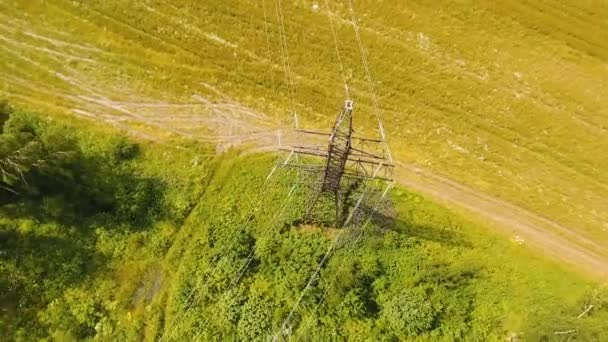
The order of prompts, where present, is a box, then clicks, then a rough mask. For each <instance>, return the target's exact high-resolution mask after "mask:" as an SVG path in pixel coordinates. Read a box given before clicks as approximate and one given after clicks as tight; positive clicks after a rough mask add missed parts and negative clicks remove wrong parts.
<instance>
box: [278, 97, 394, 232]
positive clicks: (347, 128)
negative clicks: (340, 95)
mask: <svg viewBox="0 0 608 342" xmlns="http://www.w3.org/2000/svg"><path fill="white" fill-rule="evenodd" d="M297 133H299V134H301V135H303V136H302V137H301V139H298V141H300V142H301V141H310V140H314V139H307V138H305V136H307V137H311V136H313V137H314V136H316V137H319V136H329V143H328V145H325V146H324V145H318V144H317V145H314V144H308V145H291V146H288V147H283V148H282V149H283V150H286V151H289V152H291V153H295V154H298V155H303V156H305V157H306V156H308V157H310V156H312V157H317V158H318V157H321V158H324V162H319V161H318V159H317V160H310V158H309V159H308V160H309V162H307V163H302V162H296V163H293V162H292V163H286V164H285V166H287V167H295V168H299V169H302V170H304V171H308V172H312V173H316V174H319V175H320V180H319V181H318V182H316V183H314V186H315V192H314V193H313V195H312V197H311V200H310V202H309V203H308V206H307V210H306V219H307V220H311V218H312V216H314V214H318V213H319V212H325V211H327V210H328V208H329V207H333V208H332V211H335V221H334V224H335V226H337V227H341V226H342V225H343V224H344V218H345V214H346V213H348V209H349V208H348V207H347V204H348V197H349V194H350V193H351V192H352V191H353V189H354V188H356V187H357V186H358V185H359V184H360V183H361V182H364V181H371V180H384V181H390V180H392V167H393V165H392V164H391V163H390V162H389V160H388V159H387V158H386V157H385V153H384V151H385V150H384V149H383V148H384V141H382V140H379V139H369V138H362V137H357V136H354V135H353V102H352V101H351V100H347V101H346V102H345V105H344V109H343V110H342V111H341V112H340V113H339V114H338V117H337V119H336V121H335V123H334V126H333V129H332V131H331V133H329V134H328V133H323V132H318V131H311V130H301V129H300V130H297ZM297 159H298V160H306V159H305V158H302V159H300V158H297ZM324 214H325V216H327V215H326V214H327V213H324ZM322 216H323V215H322Z"/></svg>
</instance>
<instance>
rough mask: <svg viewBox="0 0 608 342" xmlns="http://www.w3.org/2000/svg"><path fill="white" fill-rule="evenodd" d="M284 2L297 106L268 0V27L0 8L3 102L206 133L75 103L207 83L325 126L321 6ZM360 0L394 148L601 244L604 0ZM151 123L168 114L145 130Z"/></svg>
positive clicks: (239, 7)
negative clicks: (145, 121) (74, 110)
mask: <svg viewBox="0 0 608 342" xmlns="http://www.w3.org/2000/svg"><path fill="white" fill-rule="evenodd" d="M282 5H283V6H282V10H283V14H284V19H285V30H286V40H287V48H288V49H287V52H288V54H289V64H290V66H291V71H292V73H293V78H294V85H293V89H294V96H293V103H294V104H292V98H291V97H290V96H289V92H288V87H287V83H286V81H285V79H286V78H285V71H284V69H283V59H282V54H281V49H280V43H279V42H280V36H279V32H280V29H279V19H278V17H277V12H276V10H275V2H273V1H266V2H265V7H266V16H267V19H268V22H267V23H268V36H267V35H266V33H265V32H266V31H265V22H264V20H263V18H264V11H263V6H262V3H261V2H259V1H246V2H243V1H228V2H226V1H205V2H204V3H201V2H191V1H178V2H174V1H172V2H165V1H160V2H155V3H154V4H150V5H149V6H146V5H144V4H141V3H139V2H125V1H84V2H78V1H76V2H72V1H64V0H54V1H13V2H4V3H2V4H1V5H0V8H1V11H0V12H1V13H2V14H1V16H2V21H3V23H4V24H3V25H2V26H0V34H1V35H2V37H4V39H9V41H6V40H5V41H3V43H2V45H1V47H0V51H2V52H1V53H2V58H1V59H0V71H2V76H1V79H2V87H1V89H2V96H3V97H7V98H8V99H9V100H10V101H11V102H12V103H14V104H17V105H19V106H21V107H23V108H31V109H35V110H44V111H46V112H48V113H51V114H58V113H65V112H69V111H71V110H73V109H82V110H86V111H88V112H91V113H93V114H94V115H96V116H97V117H98V118H100V119H102V120H103V119H106V120H108V118H109V119H111V120H115V119H116V118H119V119H120V120H123V121H120V122H119V124H120V125H127V126H130V127H133V128H135V129H137V130H138V131H140V132H144V133H146V134H151V135H157V136H161V137H166V133H167V132H171V131H173V132H183V131H187V132H189V133H191V134H192V135H193V136H196V137H200V138H207V137H208V136H209V134H210V133H209V130H208V129H204V127H202V128H197V127H198V126H196V125H195V124H193V123H192V122H191V121H187V120H186V121H178V120H177V119H178V118H180V117H182V116H183V115H185V114H184V110H183V109H180V108H163V109H149V108H148V109H146V108H143V107H138V106H130V107H125V108H127V110H128V111H130V112H131V113H135V114H136V115H140V116H143V117H144V119H142V118H141V117H139V118H138V117H136V116H132V115H131V114H127V113H125V112H124V111H120V110H116V108H110V107H108V106H107V105H103V104H99V103H93V102H91V101H88V100H86V99H83V98H79V97H78V96H79V95H85V96H89V97H93V98H95V97H96V96H99V95H103V96H105V97H108V98H110V99H112V100H115V101H135V102H149V101H166V102H171V103H175V102H177V103H183V102H191V101H192V97H191V96H192V95H193V94H198V95H202V96H204V97H206V98H209V99H216V100H219V99H220V98H219V97H218V95H217V93H216V92H215V91H213V90H210V88H209V87H207V86H205V85H203V84H202V83H204V84H207V85H211V86H213V87H215V88H216V89H218V90H220V91H221V92H223V93H224V94H226V95H227V96H228V97H230V98H232V99H234V100H236V101H238V102H241V103H243V104H244V105H246V106H248V107H251V108H253V109H255V110H257V111H260V112H264V113H266V114H268V116H269V118H271V119H269V120H268V126H272V125H273V124H274V125H278V124H283V125H290V119H291V115H290V114H288V111H290V110H292V109H294V108H295V109H296V110H297V112H298V113H299V114H300V116H301V119H302V125H303V126H307V127H309V126H315V127H317V128H326V127H329V126H330V124H331V121H332V120H333V118H334V116H335V114H336V111H337V110H338V109H339V106H340V105H341V103H342V101H343V95H342V92H343V91H342V89H343V85H342V81H341V77H340V74H339V66H338V63H337V58H336V55H335V50H334V45H333V37H332V35H331V30H330V27H329V21H328V18H327V15H326V10H325V7H324V4H323V2H319V10H317V11H315V10H313V7H312V3H307V2H296V3H292V2H285V3H283V4H282ZM330 7H331V11H332V13H334V15H335V16H334V24H335V25H336V27H335V30H336V34H337V37H338V45H339V50H340V53H341V56H342V62H343V64H344V67H345V70H346V73H347V74H348V75H350V76H349V78H350V81H349V83H350V89H351V94H352V96H353V98H354V100H355V103H356V108H357V114H356V115H357V116H356V124H357V126H359V128H360V129H361V130H362V131H364V132H366V133H368V134H370V135H371V134H374V132H375V120H374V117H373V111H372V108H371V95H370V93H369V90H368V87H367V84H366V83H365V80H364V73H363V68H362V64H361V61H360V55H359V50H358V48H357V45H356V43H355V40H354V34H353V30H352V26H351V25H350V23H349V22H348V20H349V18H350V15H349V12H348V8H347V7H346V5H345V3H330ZM355 7H356V8H355V11H356V14H357V15H358V17H359V25H360V27H361V34H362V39H363V43H364V45H365V47H366V49H367V52H368V57H369V63H370V66H371V71H372V74H373V75H372V76H373V78H374V80H375V88H376V91H377V95H378V96H379V101H380V105H381V107H382V112H383V117H384V120H385V126H386V127H387V130H388V134H389V139H390V144H391V146H392V148H393V150H394V154H395V157H396V158H398V159H400V160H403V161H407V162H413V163H416V164H420V165H422V166H424V167H426V168H428V169H431V170H432V171H435V172H437V173H441V174H445V175H448V176H449V177H452V178H454V179H456V180H458V181H460V182H462V183H465V184H467V185H470V186H472V187H474V188H476V189H479V190H482V191H485V192H488V193H490V194H492V195H494V196H497V197H500V198H503V199H506V200H508V201H510V202H513V203H516V204H518V205H521V206H523V207H524V208H527V209H530V210H532V211H533V212H535V213H538V214H540V215H542V216H545V217H548V218H550V219H552V220H555V221H557V222H559V223H561V224H564V225H566V226H568V227H572V228H575V229H577V230H578V231H580V232H581V233H583V234H585V235H587V236H589V237H591V238H593V239H595V240H597V241H603V242H605V241H608V226H607V224H608V223H607V222H608V204H607V202H606V201H605V200H604V199H605V198H608V187H607V186H606V184H608V178H607V177H608V176H607V175H608V173H607V172H606V170H607V169H608V159H607V158H606V153H605V151H607V150H608V137H607V134H608V131H607V122H608V112H607V110H606V107H605V105H604V104H605V103H606V102H607V101H608V98H607V96H608V95H607V94H608V85H607V84H606V81H605V80H606V79H608V69H606V66H605V65H606V58H607V56H608V43H607V42H608V37H607V35H608V23H607V22H606V19H605V18H606V15H605V14H606V13H607V12H608V5H607V3H606V2H605V1H590V2H576V3H573V2H571V1H562V0H559V1H542V2H527V1H501V2H500V3H495V2H490V1H459V2H427V1H414V2H412V1H410V2H407V3H402V2H382V3H378V2H377V1H357V2H356V3H355ZM32 33H34V34H36V35H40V36H42V37H43V39H41V38H39V37H38V38H36V37H34V36H32V35H31V34H32ZM44 37H46V38H52V39H55V40H58V41H60V43H57V42H52V41H49V40H45V39H44ZM267 39H268V40H269V42H270V48H268V45H267ZM58 44H60V45H58ZM36 48H38V49H36ZM40 48H43V49H47V50H40ZM49 50H50V51H54V53H55V54H53V53H49V52H48V51H49ZM57 53H62V54H66V55H67V56H63V55H57ZM69 56H72V57H69ZM56 72H59V73H61V74H63V75H65V76H67V77H69V78H70V80H71V81H69V82H66V81H65V78H64V79H63V80H62V79H61V78H58V77H57V76H56V74H55V73H56ZM294 106H295V107H294ZM187 114H193V115H195V116H200V117H201V118H207V117H209V115H210V114H209V112H207V111H206V110H205V109H196V108H195V109H192V110H191V111H189V112H188V113H187ZM159 118H160V119H162V118H166V119H165V121H156V122H152V123H148V124H142V120H148V121H153V120H158V119H159ZM113 123H114V124H117V123H116V122H113Z"/></svg>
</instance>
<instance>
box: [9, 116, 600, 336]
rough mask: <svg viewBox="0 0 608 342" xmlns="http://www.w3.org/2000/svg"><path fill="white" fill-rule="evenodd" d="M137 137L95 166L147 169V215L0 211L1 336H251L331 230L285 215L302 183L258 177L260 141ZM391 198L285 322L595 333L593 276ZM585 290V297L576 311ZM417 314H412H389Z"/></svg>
mask: <svg viewBox="0 0 608 342" xmlns="http://www.w3.org/2000/svg"><path fill="white" fill-rule="evenodd" d="M47 125H48V126H44V127H50V128H51V129H53V131H55V132H59V133H61V132H64V135H65V136H72V137H74V138H75V139H76V141H77V142H78V146H79V147H80V149H81V150H82V153H84V155H85V156H87V157H94V158H95V160H97V161H104V160H108V159H107V158H112V157H111V156H112V155H113V153H114V152H115V151H114V149H115V148H116V147H115V146H117V145H116V142H117V141H121V137H120V135H118V134H117V133H116V131H114V130H112V129H109V128H107V127H105V126H103V125H101V124H97V125H95V124H91V123H90V122H87V121H81V120H77V119H69V118H62V119H59V120H58V119H57V118H54V120H53V121H51V122H49V123H47ZM132 142H133V141H132ZM138 145H139V150H140V152H139V154H138V155H137V156H136V157H135V158H134V159H131V160H125V161H121V162H119V163H118V164H115V165H113V166H112V167H110V170H123V171H128V172H129V174H132V175H133V176H134V178H133V180H132V182H134V183H133V186H134V189H139V187H138V185H137V184H138V182H140V181H143V180H146V179H154V180H156V182H158V184H161V185H162V186H161V187H160V189H162V193H157V194H155V195H154V198H156V200H155V202H154V203H155V206H156V205H158V207H155V208H152V209H151V210H153V211H150V215H149V217H147V216H146V217H140V218H138V220H137V221H131V220H129V219H126V218H124V217H123V216H121V215H119V214H116V215H114V214H111V213H107V212H99V213H98V214H94V215H92V216H86V217H82V218H79V219H78V220H77V221H74V222H72V223H71V224H68V223H63V221H62V219H63V218H62V217H55V218H52V217H47V216H45V215H44V214H39V213H38V212H36V213H35V214H32V215H34V216H36V218H34V216H32V217H28V216H27V215H25V216H23V215H22V216H19V215H17V216H15V215H14V214H11V215H3V216H2V218H0V234H2V235H3V236H14V238H12V240H11V241H13V243H14V245H2V246H0V247H2V248H3V249H5V248H7V250H8V249H10V250H11V251H13V249H14V248H17V249H16V250H14V251H13V252H15V253H13V252H11V253H4V254H2V255H1V256H0V267H1V269H2V272H3V274H7V275H8V277H7V278H6V279H3V280H2V282H0V286H1V287H2V289H1V290H2V292H1V293H2V294H3V296H2V297H0V299H1V300H0V305H2V311H0V312H1V314H0V332H2V335H3V336H7V337H8V338H9V339H15V340H32V339H37V338H46V339H48V340H61V341H70V340H92V339H93V338H95V339H99V340H104V341H105V340H108V341H111V340H125V341H131V340H146V341H153V340H155V339H158V338H159V337H160V336H161V335H165V338H169V339H178V340H192V339H193V338H194V337H195V336H199V337H201V338H202V339H203V340H220V339H222V338H226V339H245V338H251V339H254V340H260V339H263V338H265V337H269V336H271V335H272V334H274V333H276V332H277V331H279V329H280V327H281V325H282V323H283V322H284V319H285V317H286V316H287V314H288V312H289V311H290V309H291V307H292V306H293V304H294V303H295V301H296V300H297V298H298V297H299V295H300V293H301V291H302V289H303V288H304V287H305V285H306V283H307V282H308V280H309V277H310V274H311V273H312V272H313V270H314V269H316V267H317V265H318V263H319V260H320V258H321V256H322V255H323V253H325V251H326V248H327V247H328V246H329V244H330V243H331V239H332V238H333V237H335V236H336V234H337V233H338V231H337V230H335V229H330V228H325V229H319V228H315V227H311V226H300V225H299V223H298V222H300V221H301V218H302V215H303V211H304V203H305V194H306V188H303V187H296V188H295V189H294V190H295V192H294V193H293V196H291V197H288V196H286V195H287V193H288V192H289V189H290V187H291V186H292V184H294V183H293V177H294V175H291V174H289V173H286V171H280V172H278V173H277V174H275V175H274V176H273V177H272V178H271V179H270V181H269V182H268V183H266V184H264V183H265V180H266V176H267V174H268V172H269V171H270V169H271V167H272V166H273V165H274V162H275V157H274V156H272V155H264V154H258V155H246V156H241V155H239V152H238V151H232V152H229V153H227V154H224V155H221V156H216V155H214V153H213V151H212V149H211V148H210V146H209V145H205V144H200V143H192V142H191V141H190V140H188V139H177V140H170V141H166V142H162V143H160V142H143V141H140V142H138ZM99 171H100V172H107V171H108V170H106V169H105V168H101V169H100V170H99ZM109 175H112V173H109ZM100 177H106V176H104V175H103V174H102V175H100ZM100 180H103V178H101V179H100ZM122 181H123V180H121V179H113V178H109V179H107V181H101V183H102V184H105V183H110V184H111V183H112V182H116V183H117V184H120V183H121V182H122ZM119 194H121V193H119ZM125 195H126V196H127V197H124V196H125ZM121 196H123V197H121V198H122V199H124V201H122V202H120V203H117V205H119V207H123V206H124V207H125V208H127V209H128V208H130V206H131V205H132V204H135V203H138V202H137V201H138V198H139V197H138V196H135V197H133V198H129V197H128V194H122V195H121ZM287 198H288V200H287ZM391 198H392V201H393V203H394V212H395V222H394V224H390V225H384V224H380V223H374V224H373V225H372V226H369V227H367V229H365V230H364V231H363V232H362V238H361V239H357V238H356V236H357V235H356V233H354V232H347V233H346V234H345V235H344V236H345V237H348V238H346V239H344V240H341V243H340V248H338V249H337V250H336V252H335V253H334V254H333V256H332V257H331V258H330V259H329V261H328V263H326V264H325V265H324V267H323V268H322V269H321V273H320V277H319V279H318V280H317V281H315V282H313V283H312V286H311V288H310V289H309V291H308V292H307V293H306V296H304V297H303V300H302V302H301V304H300V305H299V306H298V307H297V309H296V310H295V313H294V316H293V317H294V320H293V321H292V322H290V324H288V325H287V326H289V327H291V328H292V334H293V336H294V337H295V336H298V337H299V338H300V339H303V340H330V339H331V340H343V339H346V340H353V339H361V340H378V339H386V340H390V339H392V338H401V339H412V340H421V341H436V340H446V341H449V340H454V339H463V338H464V339H470V340H504V338H505V336H507V335H509V334H513V333H515V334H517V335H518V336H519V337H521V338H524V339H526V340H528V339H529V340H540V339H542V338H545V337H546V338H548V339H549V340H553V339H556V335H554V331H565V330H570V329H575V330H576V335H573V337H576V339H577V340H589V341H591V340H603V339H605V338H606V336H605V334H606V332H605V329H604V322H605V321H606V319H607V318H608V305H607V304H606V303H608V293H607V292H606V288H605V286H602V285H601V284H598V283H596V282H594V281H591V280H588V279H585V278H583V277H581V276H580V275H579V274H577V273H575V272H573V271H570V270H567V269H564V268H563V267H562V266H559V265H556V264H555V263H553V262H550V261H547V260H544V259H543V258H542V257H540V256H538V255H537V254H535V253H533V252H532V251H531V250H530V249H528V247H526V246H525V245H518V244H516V243H513V242H510V241H506V240H505V239H504V238H503V237H502V236H498V235H496V234H493V233H491V232H490V231H489V230H488V228H487V227H486V226H485V225H483V224H481V223H479V222H475V221H471V220H470V219H467V218H465V217H464V216H463V215H461V214H458V213H455V212H451V211H449V210H446V209H445V208H444V207H442V206H440V205H438V204H435V203H433V202H432V201H430V200H428V199H426V198H424V197H421V196H419V195H417V194H414V193H411V192H409V191H407V190H404V189H396V190H394V191H393V192H392V194H391ZM45 208H46V207H45ZM8 209H10V208H8ZM4 210H7V208H3V207H0V213H3V214H4V213H6V212H5V211H4ZM143 218H147V219H149V220H147V221H141V222H147V223H145V224H141V222H140V220H139V219H143ZM66 222H69V221H66ZM138 222H140V223H138ZM254 246H255V250H253V251H254V253H253V254H250V252H251V251H252V248H253V247H254ZM9 247H10V248H9ZM250 255H253V258H252V259H251V260H252V261H251V262H250V263H249V264H248V266H247V267H246V268H244V269H245V271H244V272H242V269H241V266H243V265H247V260H248V257H249V256H250ZM50 272H52V273H50ZM241 272H242V275H240V274H241ZM239 275H240V276H239ZM235 279H239V281H238V282H233V281H234V280H235ZM8 285H10V286H8ZM4 286H8V287H6V288H4ZM193 289H197V291H196V292H194V295H192V296H190V293H193V292H192V290H193ZM325 292H327V294H326V296H325V297H323V294H324V293H325ZM188 298H191V299H190V300H188ZM321 298H324V299H323V301H322V302H321V304H320V305H319V307H318V308H316V305H317V303H319V301H320V299H321ZM399 298H409V300H417V301H421V303H422V304H421V305H424V306H425V308H426V309H425V312H426V313H427V314H428V315H430V316H428V317H431V320H426V319H425V318H421V316H419V314H418V313H417V312H418V311H410V312H407V311H403V312H401V311H400V308H401V306H395V305H394V304H391V303H400V302H398V301H397V300H398V299H399ZM405 303H406V305H407V303H409V301H405ZM588 303H592V304H594V309H593V310H592V311H590V312H589V314H588V315H586V316H584V317H583V318H576V317H577V316H578V315H579V314H580V313H581V312H582V311H583V309H584V308H585V305H587V304H588ZM399 315H409V316H407V317H409V318H408V320H401V319H400V318H399V317H401V316H399ZM394 317H397V318H396V319H395V318H394ZM417 320H419V321H420V322H426V323H420V324H421V325H418V326H412V325H410V323H407V324H406V323H403V322H412V321H417ZM399 322H401V323H399ZM395 324H397V325H399V324H406V326H405V327H406V329H409V330H408V331H410V332H409V333H408V334H406V335H404V331H405V330H399V327H398V326H397V327H395ZM396 329H397V330H396ZM171 336H172V338H170V337H171ZM556 340H559V339H556Z"/></svg>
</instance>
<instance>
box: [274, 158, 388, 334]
mask: <svg viewBox="0 0 608 342" xmlns="http://www.w3.org/2000/svg"><path fill="white" fill-rule="evenodd" d="M380 169H381V168H378V169H376V171H375V172H374V174H373V175H372V177H371V180H373V179H374V178H376V176H377V174H378V172H379V171H380ZM368 190H369V185H368V186H367V187H366V189H365V190H364V191H363V193H362V194H361V196H360V197H359V199H358V200H357V203H356V204H355V206H354V208H353V210H352V211H351V213H350V215H349V216H348V218H347V220H346V222H345V224H344V227H347V226H348V225H349V224H350V221H351V220H352V218H353V216H354V215H355V213H356V212H357V210H358V209H359V206H360V205H361V202H362V201H363V198H364V197H365V194H366V193H367V191H368ZM345 231H346V228H344V229H342V230H341V231H340V233H338V234H337V235H336V237H335V238H334V239H333V241H332V243H331V245H330V246H329V247H328V249H327V252H325V254H324V255H323V258H322V259H321V261H320V262H319V265H318V266H317V268H316V269H315V271H314V272H313V274H312V275H311V277H310V278H309V280H308V283H307V284H306V286H305V287H304V289H302V291H301V292H300V296H299V297H298V299H297V300H296V303H295V304H294V305H293V306H292V308H291V311H290V312H289V314H288V315H287V318H285V320H284V321H283V323H282V324H281V327H280V329H279V332H280V331H284V330H285V327H286V325H287V323H288V322H289V321H290V320H291V317H292V316H293V314H294V312H295V310H296V309H297V308H298V306H299V305H300V303H301V302H302V299H303V298H304V295H305V294H306V292H307V291H308V289H309V288H310V286H311V285H312V283H313V282H314V280H315V279H316V277H317V275H318V274H319V272H320V271H321V268H322V267H323V265H325V262H326V261H327V259H328V258H329V256H330V255H331V253H332V252H333V250H334V247H335V246H336V243H337V242H338V239H339V238H340V237H341V236H342V234H344V232H345ZM277 334H278V332H275V334H274V338H276V337H277Z"/></svg>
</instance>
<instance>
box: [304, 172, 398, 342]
mask: <svg viewBox="0 0 608 342" xmlns="http://www.w3.org/2000/svg"><path fill="white" fill-rule="evenodd" d="M393 186H394V184H393V183H389V184H387V186H386V188H385V189H384V192H383V193H382V196H381V197H380V199H379V201H378V203H377V205H376V207H374V209H373V210H372V213H371V214H370V216H369V217H368V218H367V220H366V222H365V224H363V226H361V228H359V234H357V237H356V238H355V240H354V243H353V245H356V244H357V243H358V242H359V240H360V239H361V237H362V236H363V231H364V230H365V228H366V227H367V225H368V224H369V223H370V222H371V220H372V218H373V216H374V214H375V212H376V211H377V210H378V208H379V207H380V205H381V204H382V202H383V200H384V198H385V197H386V195H387V194H388V192H389V191H390V189H391V188H392V187H393ZM344 265H345V260H342V262H341V263H340V266H338V270H337V271H336V272H334V273H333V277H332V280H331V281H330V285H329V286H328V287H327V288H326V289H325V291H324V292H323V296H321V299H320V300H319V302H318V303H317V305H315V308H314V310H313V311H312V314H311V315H309V316H308V317H309V318H308V319H306V321H305V324H304V326H303V327H302V330H306V328H307V327H308V325H309V324H310V321H311V318H312V317H313V316H314V314H315V313H316V312H317V310H318V309H319V307H320V306H321V304H322V303H323V301H324V300H325V297H326V296H327V293H328V292H329V290H331V288H333V286H334V285H335V281H336V279H337V278H338V275H339V274H340V273H341V272H342V270H343V268H344ZM299 339H300V337H299V336H298V338H297V339H296V342H297V341H298V340H299Z"/></svg>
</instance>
